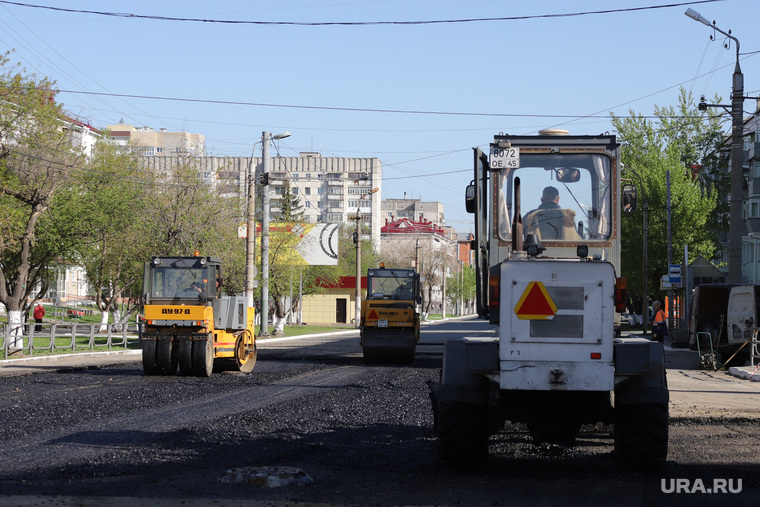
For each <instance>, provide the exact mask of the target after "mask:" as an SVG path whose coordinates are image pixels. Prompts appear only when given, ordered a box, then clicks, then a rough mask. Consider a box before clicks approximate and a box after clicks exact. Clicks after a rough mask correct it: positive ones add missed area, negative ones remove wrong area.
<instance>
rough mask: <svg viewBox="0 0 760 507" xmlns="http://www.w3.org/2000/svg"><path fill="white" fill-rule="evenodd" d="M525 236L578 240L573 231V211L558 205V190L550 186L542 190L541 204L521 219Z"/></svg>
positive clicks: (576, 234)
mask: <svg viewBox="0 0 760 507" xmlns="http://www.w3.org/2000/svg"><path fill="white" fill-rule="evenodd" d="M523 228H524V230H525V234H535V235H536V236H537V237H538V239H539V240H543V241H547V240H548V241H551V240H567V241H573V240H580V236H578V232H577V231H576V230H575V211H573V210H571V209H564V208H562V206H560V205H559V190H557V188H556V187H553V186H551V185H549V186H547V187H545V188H544V191H543V193H542V194H541V204H540V205H539V206H538V208H536V209H534V210H531V211H529V212H528V213H526V214H525V216H524V217H523Z"/></svg>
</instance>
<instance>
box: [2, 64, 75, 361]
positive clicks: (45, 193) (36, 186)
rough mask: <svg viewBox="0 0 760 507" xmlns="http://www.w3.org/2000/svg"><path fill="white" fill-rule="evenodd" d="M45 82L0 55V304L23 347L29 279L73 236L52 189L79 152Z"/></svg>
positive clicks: (64, 250) (65, 183) (67, 175)
mask: <svg viewBox="0 0 760 507" xmlns="http://www.w3.org/2000/svg"><path fill="white" fill-rule="evenodd" d="M53 86H54V83H52V82H51V81H49V80H48V79H45V78H39V77H37V76H35V75H33V74H27V73H26V72H25V71H24V70H23V69H20V68H18V67H17V66H13V65H11V64H10V63H9V57H8V54H7V53H6V54H5V55H3V56H2V57H0V258H1V259H2V268H1V269H0V303H3V304H4V305H5V307H6V310H7V312H8V320H9V324H10V328H11V330H12V332H11V340H10V345H11V347H21V346H23V342H22V339H21V335H20V332H21V330H22V329H21V327H20V326H21V324H22V323H23V318H22V314H23V312H25V311H26V310H27V308H28V302H29V298H30V297H31V298H32V299H34V298H37V297H39V295H33V294H32V291H33V287H34V285H33V284H34V282H35V281H41V280H43V279H44V278H45V272H46V270H47V268H48V267H49V266H50V263H51V262H52V261H53V260H55V259H65V258H67V256H68V251H69V247H70V246H71V242H72V240H73V239H74V235H73V234H71V233H72V230H71V224H66V223H60V222H58V223H56V219H57V217H60V216H62V215H63V216H65V215H66V213H65V211H63V209H62V208H64V207H65V206H66V205H67V203H66V201H65V200H62V199H60V198H59V194H60V193H63V192H66V191H67V190H70V189H71V188H72V187H73V186H75V185H76V178H77V176H78V175H79V174H80V171H81V165H82V161H83V154H82V152H81V150H77V149H74V148H73V147H72V143H71V139H70V131H71V130H70V129H67V128H64V127H65V125H66V115H65V114H64V112H63V109H62V107H61V105H60V104H58V103H57V102H56V101H55V92H54V91H52V90H53ZM59 211H61V213H59ZM58 225H60V227H61V228H60V229H59V228H57V227H56V226H58Z"/></svg>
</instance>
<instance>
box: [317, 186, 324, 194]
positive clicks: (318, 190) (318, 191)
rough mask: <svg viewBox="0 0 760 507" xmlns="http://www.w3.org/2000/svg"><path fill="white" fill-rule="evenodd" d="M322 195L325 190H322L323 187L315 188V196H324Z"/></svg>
mask: <svg viewBox="0 0 760 507" xmlns="http://www.w3.org/2000/svg"><path fill="white" fill-rule="evenodd" d="M324 193H325V189H324V187H319V188H317V194H319V195H324Z"/></svg>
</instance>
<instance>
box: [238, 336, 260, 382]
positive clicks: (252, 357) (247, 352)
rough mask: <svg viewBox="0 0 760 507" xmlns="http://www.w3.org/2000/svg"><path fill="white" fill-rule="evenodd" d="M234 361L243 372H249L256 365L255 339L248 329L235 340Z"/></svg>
mask: <svg viewBox="0 0 760 507" xmlns="http://www.w3.org/2000/svg"><path fill="white" fill-rule="evenodd" d="M235 362H237V365H238V368H239V369H240V371H241V372H243V373H250V372H251V371H253V367H254V366H255V365H256V341H255V339H254V338H253V336H252V335H251V333H250V331H248V330H246V331H245V332H244V333H241V334H240V335H239V336H238V337H237V340H235Z"/></svg>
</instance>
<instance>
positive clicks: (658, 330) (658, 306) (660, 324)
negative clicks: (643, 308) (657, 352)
mask: <svg viewBox="0 0 760 507" xmlns="http://www.w3.org/2000/svg"><path fill="white" fill-rule="evenodd" d="M652 313H653V314H654V318H653V319H652V340H654V341H656V342H663V341H664V340H665V337H666V336H667V335H668V323H667V317H666V316H665V311H664V310H663V309H662V303H660V302H659V301H655V302H654V303H652Z"/></svg>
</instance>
